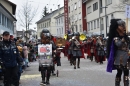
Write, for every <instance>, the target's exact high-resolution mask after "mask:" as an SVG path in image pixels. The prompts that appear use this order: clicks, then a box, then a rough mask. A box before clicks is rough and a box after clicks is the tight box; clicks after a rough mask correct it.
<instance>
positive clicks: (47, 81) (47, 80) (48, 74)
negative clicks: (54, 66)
mask: <svg viewBox="0 0 130 86" xmlns="http://www.w3.org/2000/svg"><path fill="white" fill-rule="evenodd" d="M49 79H50V73H49V72H48V73H47V78H46V84H50V82H49Z"/></svg>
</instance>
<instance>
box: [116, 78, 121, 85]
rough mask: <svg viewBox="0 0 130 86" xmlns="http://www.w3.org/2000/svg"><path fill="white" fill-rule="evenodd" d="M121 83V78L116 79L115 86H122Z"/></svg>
mask: <svg viewBox="0 0 130 86" xmlns="http://www.w3.org/2000/svg"><path fill="white" fill-rule="evenodd" d="M120 81H121V78H119V77H116V78H115V86H120Z"/></svg>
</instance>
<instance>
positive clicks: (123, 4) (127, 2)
mask: <svg viewBox="0 0 130 86" xmlns="http://www.w3.org/2000/svg"><path fill="white" fill-rule="evenodd" d="M119 1H120V3H119V4H116V5H115V6H113V7H114V8H116V9H119V10H121V11H124V10H125V7H126V5H130V0H119Z"/></svg>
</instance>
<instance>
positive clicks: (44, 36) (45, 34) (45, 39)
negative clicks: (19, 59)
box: [38, 29, 56, 85]
mask: <svg viewBox="0 0 130 86" xmlns="http://www.w3.org/2000/svg"><path fill="white" fill-rule="evenodd" d="M40 36H41V44H44V45H46V44H52V51H54V50H56V46H55V44H54V43H53V42H52V41H51V33H50V32H49V30H47V29H43V30H42V32H41V34H40ZM38 53H40V52H38ZM43 57H44V58H47V57H46V54H45V55H40V54H39V62H40V61H42V59H40V58H43ZM42 64H44V63H39V71H40V72H41V76H42V82H41V84H43V85H45V84H50V74H51V67H52V64H49V63H48V64H49V65H46V64H45V65H42ZM46 73H47V74H46ZM45 77H46V80H45Z"/></svg>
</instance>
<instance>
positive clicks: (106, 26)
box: [105, 7, 107, 37]
mask: <svg viewBox="0 0 130 86" xmlns="http://www.w3.org/2000/svg"><path fill="white" fill-rule="evenodd" d="M106 8H107V7H105V17H106V37H107V12H106Z"/></svg>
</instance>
